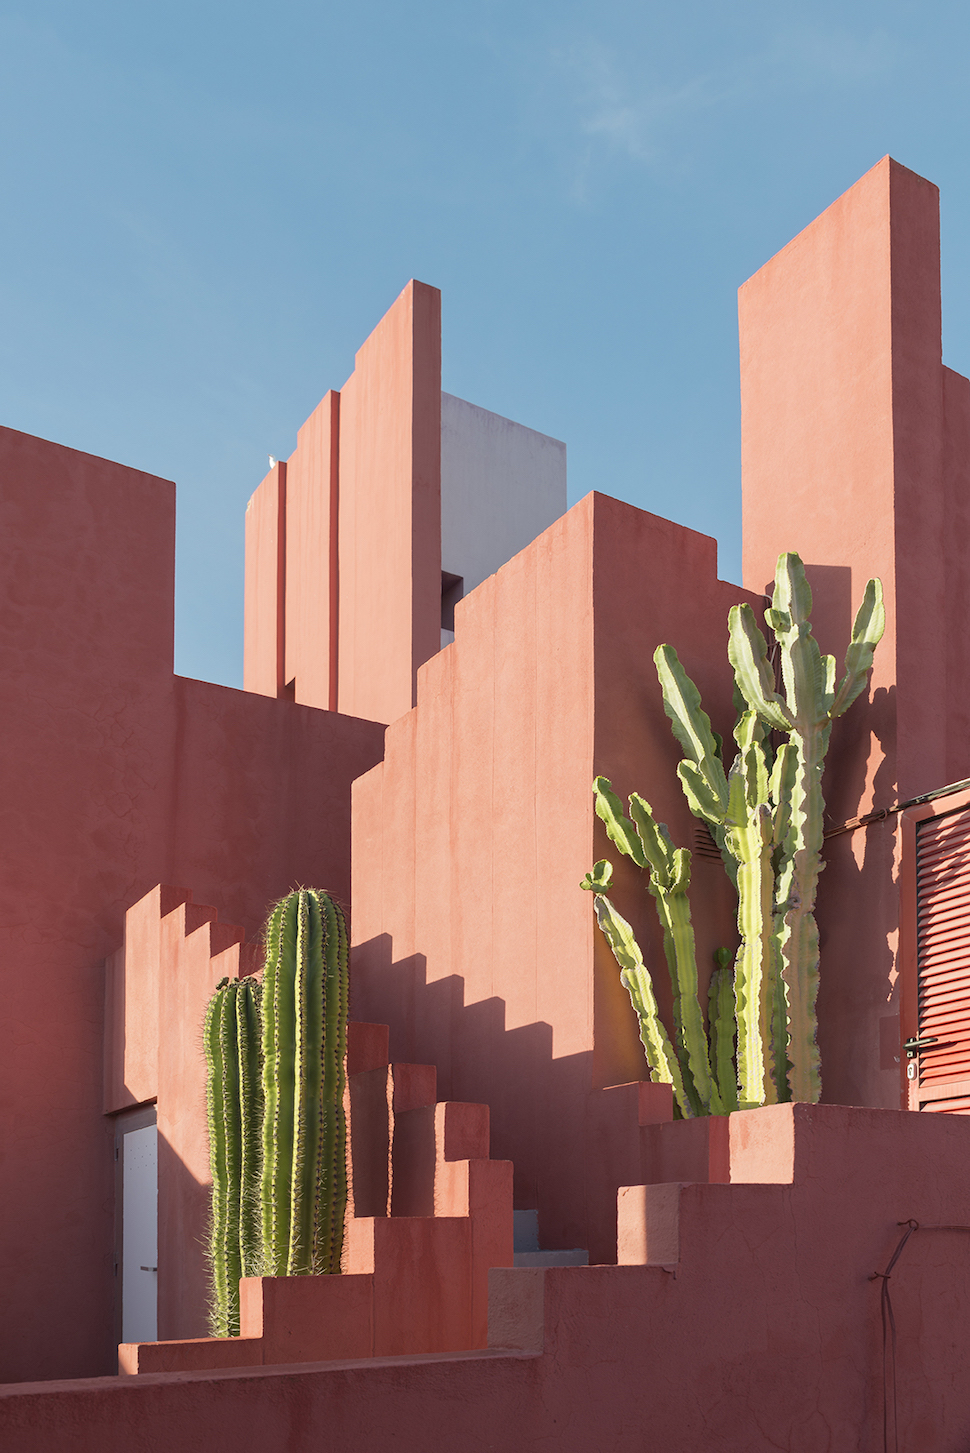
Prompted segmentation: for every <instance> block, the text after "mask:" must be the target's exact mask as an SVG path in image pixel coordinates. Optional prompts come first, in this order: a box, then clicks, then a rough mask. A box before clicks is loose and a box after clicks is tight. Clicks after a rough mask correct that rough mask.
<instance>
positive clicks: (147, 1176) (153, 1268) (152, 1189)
mask: <svg viewBox="0 0 970 1453" xmlns="http://www.w3.org/2000/svg"><path fill="white" fill-rule="evenodd" d="M121 1174H122V1222H121V1238H122V1239H121V1247H122V1253H121V1254H122V1262H121V1340H122V1341H123V1342H154V1341H155V1338H156V1334H157V1330H158V1291H157V1288H158V1271H157V1267H158V1131H157V1129H156V1127H155V1126H154V1125H145V1126H143V1127H142V1128H141V1129H140V1130H129V1131H127V1132H126V1133H125V1134H124V1135H123V1136H122V1139H121Z"/></svg>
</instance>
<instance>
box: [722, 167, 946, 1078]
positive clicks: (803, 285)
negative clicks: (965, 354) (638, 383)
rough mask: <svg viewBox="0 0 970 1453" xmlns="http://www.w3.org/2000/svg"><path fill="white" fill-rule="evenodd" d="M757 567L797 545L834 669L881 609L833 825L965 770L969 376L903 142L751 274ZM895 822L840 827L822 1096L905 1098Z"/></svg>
mask: <svg viewBox="0 0 970 1453" xmlns="http://www.w3.org/2000/svg"><path fill="white" fill-rule="evenodd" d="M739 301H740V323H741V405H742V466H743V498H744V572H745V582H746V584H747V585H748V586H749V587H751V588H752V589H755V590H759V589H761V588H763V586H764V584H765V582H766V581H767V580H769V579H770V578H771V576H772V575H773V571H774V562H775V559H776V557H777V555H778V553H779V552H780V551H781V550H784V549H795V550H798V551H799V553H800V554H801V555H802V558H803V559H804V560H805V562H806V565H807V567H808V573H809V578H810V580H811V581H812V584H813V588H814V590H815V612H814V618H815V620H816V622H817V625H816V635H817V636H818V639H819V641H820V644H821V646H822V649H823V650H828V651H831V652H833V653H835V654H836V656H837V658H838V660H839V662H840V663H841V659H842V655H843V653H844V650H845V646H846V643H847V641H848V637H849V632H850V629H851V621H852V615H853V613H854V611H855V609H856V608H857V606H858V604H859V601H860V599H861V596H862V592H863V589H864V587H865V582H866V579H867V578H868V577H869V576H870V575H878V576H879V577H880V578H881V579H882V582H883V586H884V588H885V592H886V606H887V618H888V625H887V630H886V635H885V637H884V639H883V641H882V644H881V645H880V646H879V649H878V651H877V653H876V663H875V669H874V671H873V675H872V682H871V689H870V693H869V698H868V702H867V701H865V700H863V701H860V702H858V703H857V704H856V706H855V707H853V709H852V711H851V714H850V715H849V716H847V717H846V718H845V719H844V720H843V721H841V722H839V723H837V724H836V726H835V729H834V732H833V738H832V748H831V754H830V761H831V763H832V765H831V767H830V768H829V770H828V772H827V775H826V783H825V787H826V795H827V804H828V825H829V827H830V828H834V827H838V826H839V825H840V824H841V823H844V822H845V821H847V820H848V819H850V818H852V817H855V816H856V815H859V814H863V813H866V812H867V811H869V810H871V809H872V808H882V807H889V806H892V805H893V804H894V803H895V802H896V801H898V800H901V799H906V798H909V797H911V796H913V795H915V794H918V793H921V792H926V791H929V790H932V789H933V788H937V787H941V786H944V785H945V784H946V783H948V782H952V781H956V780H958V779H960V778H963V777H966V776H967V775H968V774H970V730H968V728H970V643H968V639H967V636H966V633H965V632H964V631H962V630H960V629H959V628H954V626H955V622H957V621H958V620H959V619H960V613H961V609H962V608H963V607H965V606H966V605H967V603H968V592H970V568H968V565H967V561H968V554H967V547H968V544H970V503H968V500H970V495H968V492H967V488H966V486H967V471H968V469H970V383H968V382H967V380H966V379H964V378H961V377H960V376H959V375H958V374H954V373H953V372H951V371H950V370H949V369H945V368H944V367H943V365H942V362H941V331H940V330H941V321H940V249H939V199H938V193H937V189H936V187H934V186H933V185H932V184H931V183H930V182H927V181H925V180H924V179H923V178H922V177H919V176H917V175H916V174H915V173H913V172H911V171H907V169H906V168H905V167H902V166H900V165H899V164H898V163H897V162H894V161H892V160H891V159H890V158H889V157H886V158H884V160H883V161H881V162H880V163H879V164H878V165H877V166H876V167H874V168H873V169H872V171H870V172H868V173H867V175H866V176H864V177H863V178H862V180H861V181H859V182H857V183H856V185H855V186H854V187H852V188H851V189H850V190H849V191H848V192H846V193H845V195H844V196H842V197H840V198H839V200H838V201H837V202H835V203H834V204H833V205H832V206H831V207H829V208H828V210H827V211H826V212H824V213H823V214H822V215H821V216H820V217H819V218H817V219H816V220H815V221H814V222H813V223H812V224H811V225H810V226H809V227H807V228H806V229H805V231H804V232H802V233H800V234H799V236H798V237H796V238H795V239H794V241H792V242H790V243H789V244H788V246H787V247H786V248H784V249H783V250H782V251H781V252H780V253H778V255H777V256H776V257H774V258H772V260H771V261H770V262H768V263H767V264H766V265H765V266H764V267H763V268H762V269H761V270H760V271H759V272H758V273H756V274H755V276H754V277H753V278H751V279H750V280H749V281H748V282H747V283H745V285H744V286H743V287H742V288H741V290H740V294H739ZM894 829H895V819H894V818H892V817H890V818H889V819H888V820H886V821H883V822H881V823H878V824H875V825H873V826H871V827H869V828H868V829H867V830H860V831H857V832H855V833H851V834H845V835H839V836H835V837H833V838H831V839H830V840H829V843H828V845H827V849H826V857H827V860H828V864H829V867H828V871H827V872H826V873H825V875H824V877H823V878H822V880H821V885H820V891H819V923H820V928H821V932H822V942H823V950H822V951H823V962H824V965H825V971H824V973H823V978H822V987H821V991H820V1009H819V1012H820V1017H821V1021H822V1028H821V1034H820V1044H821V1049H822V1063H823V1080H824V1089H823V1093H824V1097H825V1099H827V1100H830V1101H835V1102H840V1103H843V1104H876V1105H887V1106H888V1105H896V1104H899V1103H900V1091H901V1081H900V1069H899V1033H898V1005H897V1002H896V995H895V979H896V967H895V952H896V946H897V930H898V922H897V919H898V895H897V892H896V888H895V884H894V874H895V871H896V869H897V866H898V851H897V843H896V838H895V833H894Z"/></svg>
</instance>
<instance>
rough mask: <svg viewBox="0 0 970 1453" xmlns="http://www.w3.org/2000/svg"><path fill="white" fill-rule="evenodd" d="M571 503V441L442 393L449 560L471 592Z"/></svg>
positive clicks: (444, 561)
mask: <svg viewBox="0 0 970 1453" xmlns="http://www.w3.org/2000/svg"><path fill="white" fill-rule="evenodd" d="M565 511H566V446H565V444H563V443H562V442H561V441H560V440H559V439H550V438H549V436H548V434H540V433H538V432H537V431H536V430H535V429H527V428H525V427H524V425H522V424H514V423H513V422H512V420H511V419H503V418H502V416H501V415H500V414H491V413H489V411H488V410H487V409H480V408H477V407H476V405H475V404H469V403H466V402H465V400H464V399H456V398H455V397H453V395H452V394H446V393H443V394H442V395H441V568H442V570H443V571H448V572H450V573H451V574H453V575H460V576H461V577H462V578H463V580H464V592H463V593H464V594H465V595H468V593H469V591H472V590H474V588H475V586H476V585H481V583H482V581H483V580H486V579H487V578H488V576H489V575H494V573H495V571H496V570H498V569H499V568H500V567H501V566H502V565H504V564H505V563H506V561H508V560H511V559H512V556H513V555H517V554H518V553H519V551H520V550H524V549H525V547H526V545H530V544H531V543H532V541H533V540H534V539H535V538H536V536H537V535H541V534H542V531H543V530H546V529H548V527H549V526H550V525H551V524H552V523H553V521H555V520H558V519H559V517H560V515H562V514H565ZM448 634H449V635H450V632H449V633H448Z"/></svg>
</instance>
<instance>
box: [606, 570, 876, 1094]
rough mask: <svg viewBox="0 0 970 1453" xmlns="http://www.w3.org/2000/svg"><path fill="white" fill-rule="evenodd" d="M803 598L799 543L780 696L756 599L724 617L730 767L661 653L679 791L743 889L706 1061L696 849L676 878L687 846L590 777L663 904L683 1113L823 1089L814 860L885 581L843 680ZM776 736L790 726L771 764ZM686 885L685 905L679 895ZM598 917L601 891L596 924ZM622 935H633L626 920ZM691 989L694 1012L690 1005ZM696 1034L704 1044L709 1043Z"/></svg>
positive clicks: (779, 626) (713, 1007) (780, 590)
mask: <svg viewBox="0 0 970 1453" xmlns="http://www.w3.org/2000/svg"><path fill="white" fill-rule="evenodd" d="M811 606H812V596H811V590H810V589H809V586H808V582H807V580H806V578H805V571H804V567H803V565H802V562H801V560H800V559H799V558H798V556H797V555H795V554H783V555H782V556H780V558H779V561H778V569H777V573H776V577H775V591H774V597H773V599H772V604H771V607H770V609H769V610H768V611H766V613H765V618H766V620H767V622H768V625H769V626H770V627H771V630H772V632H773V634H774V637H775V640H776V642H777V645H778V648H779V654H780V657H781V667H782V681H783V685H784V695H781V694H779V693H778V692H777V691H776V690H775V678H774V671H773V669H772V666H771V663H770V661H769V658H768V647H767V643H766V642H765V639H764V636H763V635H762V634H761V632H760V630H759V629H758V627H757V625H756V623H755V619H754V613H753V611H752V610H751V607H750V606H747V605H742V606H737V607H735V608H734V609H733V610H732V611H731V613H730V616H729V628H730V639H729V646H728V657H729V660H730V662H731V665H732V667H733V669H734V675H735V684H736V695H737V694H739V695H740V698H741V701H742V710H741V712H740V715H739V719H738V722H737V725H736V727H735V732H734V736H735V742H736V744H737V753H736V755H735V758H734V762H733V765H732V767H731V769H730V772H728V773H725V770H724V763H723V760H722V744H721V741H720V739H719V738H718V737H717V736H716V735H715V733H714V732H713V731H712V730H711V723H710V720H709V718H708V717H707V715H706V714H705V712H704V710H703V708H702V705H701V697H700V693H699V692H698V690H697V687H696V686H695V685H694V683H693V682H692V681H691V679H690V677H689V676H688V675H687V674H686V672H685V671H684V669H683V667H682V666H681V664H680V661H679V660H678V658H677V653H676V651H675V650H674V649H673V647H672V646H668V645H663V646H660V647H659V648H658V650H657V652H656V654H655V656H654V661H655V663H656V667H657V674H658V676H659V679H660V685H661V688H662V691H663V698H664V709H665V711H666V713H667V715H668V717H669V718H670V722H671V727H672V729H673V733H674V736H675V737H676V739H677V741H678V742H679V743H680V744H681V746H682V748H683V749H684V752H685V757H684V759H683V760H682V761H681V763H680V765H679V767H678V769H677V771H678V776H679V777H680V781H681V786H682V787H683V790H684V794H685V796H686V798H687V802H688V805H689V807H690V809H691V812H693V814H694V815H695V816H696V817H699V818H701V819H702V820H703V821H704V822H706V823H707V824H708V826H709V828H710V830H711V834H712V836H713V837H714V840H715V842H716V843H717V845H718V847H719V849H720V851H721V856H722V859H723V861H724V865H725V869H726V871H727V873H728V875H729V877H730V878H731V880H732V882H733V883H734V884H735V886H736V888H737V892H738V932H739V937H740V946H739V948H738V951H737V955H736V958H735V963H734V971H733V976H730V970H729V969H728V967H727V959H728V958H729V957H730V955H729V954H728V953H727V951H725V950H721V951H720V954H719V955H718V959H719V969H718V971H717V973H716V975H715V977H714V979H713V980H712V985H711V993H710V998H709V1015H708V1018H709V1025H710V1043H711V1049H710V1055H709V1056H706V1055H705V1060H704V1061H702V1059H701V1056H700V1053H699V1049H698V1030H697V1016H696V1015H695V1014H694V1008H693V1006H694V1005H697V1003H698V1001H697V993H696V965H694V958H693V934H692V932H691V933H690V940H689V944H688V941H687V929H688V928H689V923H690V908H689V904H687V902H686V881H687V879H689V854H687V855H686V877H685V867H684V860H683V859H682V858H679V857H678V853H682V852H683V850H677V849H674V848H673V845H672V843H670V839H669V835H668V834H667V830H666V828H663V827H658V826H657V824H656V823H654V822H653V818H652V815H651V814H650V811H649V808H648V807H647V805H646V804H645V803H643V801H642V799H641V798H637V797H636V794H634V795H633V796H632V797H631V798H630V811H631V816H632V817H633V818H634V822H635V823H636V829H635V828H634V824H633V823H630V822H628V821H627V819H626V818H624V816H623V812H622V809H621V808H620V805H619V801H618V799H617V798H616V797H615V795H614V794H613V793H612V791H611V790H610V789H609V783H608V782H606V781H605V779H604V778H597V779H596V782H595V783H594V791H595V793H596V807H597V812H598V813H599V815H600V817H602V818H603V820H604V822H606V826H607V832H608V835H609V836H610V838H611V839H612V840H613V842H614V843H616V845H617V846H618V847H619V848H620V850H621V851H622V852H625V853H627V855H628V856H630V857H632V858H633V860H634V861H635V862H638V864H639V866H641V867H644V866H647V865H648V864H649V866H650V868H651V878H650V884H649V887H650V892H651V893H652V894H653V896H654V897H655V899H656V900H657V904H658V913H659V915H660V919H661V924H662V926H663V930H664V948H665V951H666V956H667V959H668V962H669V963H670V966H671V978H672V983H673V985H674V1006H675V1013H674V1027H675V1045H676V1053H677V1055H678V1057H679V1059H680V1063H681V1067H682V1070H684V1071H685V1074H684V1081H685V1101H686V1102H687V1103H689V1104H690V1105H691V1107H692V1109H691V1111H690V1112H688V1111H687V1110H683V1111H682V1112H683V1113H685V1114H686V1113H702V1114H703V1113H710V1114H717V1113H721V1111H720V1110H719V1109H718V1108H717V1107H718V1105H720V1106H721V1107H722V1109H724V1110H727V1109H731V1108H735V1107H736V1106H737V1105H740V1107H741V1108H744V1107H746V1106H751V1105H761V1104H766V1103H771V1102H772V1101H775V1100H788V1099H791V1098H794V1099H802V1100H810V1101H815V1100H817V1099H818V1098H819V1095H820V1093H821V1082H820V1076H819V1059H818V1049H817V1045H816V1042H815V1032H816V1021H815V1000H816V995H817V992H818V962H819V950H818V930H817V927H816V924H815V917H814V913H813V909H814V905H815V893H816V888H817V884H818V875H819V872H820V871H821V868H822V866H823V864H822V860H821V849H822V838H823V829H822V812H823V807H824V803H823V800H822V788H821V779H822V768H823V765H824V762H825V753H826V751H827V749H828V743H829V737H830V735H831V728H832V721H833V720H834V718H835V717H837V716H841V714H842V713H843V712H844V711H845V710H846V709H847V708H848V707H849V706H851V704H852V702H853V701H854V700H855V699H856V697H857V696H858V695H859V694H860V693H861V692H862V691H863V690H864V689H865V685H866V679H867V676H868V672H869V669H870V667H871V666H872V660H873V653H874V651H875V648H876V645H877V644H878V642H879V639H880V637H881V636H882V633H883V630H884V627H885V611H884V609H883V603H882V588H881V586H880V584H879V581H878V580H870V581H869V583H868V585H867V586H866V591H865V596H864V598H863V602H862V605H861V607H860V609H859V612H858V615H857V616H856V620H855V625H854V627H853V631H852V640H851V642H850V644H849V648H848V650H847V652H846V657H845V675H844V677H843V680H842V682H841V684H840V686H839V688H838V690H836V689H835V661H834V658H833V657H831V656H824V657H823V656H822V655H821V653H820V652H819V649H818V646H817V644H816V642H815V640H814V638H813V636H812V628H811V625H810V623H809V615H810V612H811ZM745 707H746V709H744V708H745ZM772 731H774V732H779V733H783V734H784V735H785V736H786V737H787V741H785V742H783V743H782V745H781V746H780V747H779V748H778V750H777V752H776V753H775V755H774V760H773V762H772V760H771V748H770V742H769V734H770V733H771V732H772ZM604 784H605V786H604ZM644 811H645V814H646V818H645V821H646V820H647V819H648V821H646V827H647V833H646V836H642V835H641V838H640V839H638V840H636V841H635V840H634V839H635V838H636V833H637V831H638V830H639V828H640V825H641V824H640V816H638V813H639V814H641V815H643V813H644ZM631 834H633V837H631ZM654 838H656V839H657V842H658V843H661V844H664V845H665V846H664V848H663V851H662V852H661V850H660V849H659V848H654V849H652V856H651V853H647V852H646V846H645V845H646V843H647V841H648V840H649V841H651V842H652V841H653V839H654ZM638 851H639V856H638ZM658 854H659V856H658ZM661 859H662V861H661ZM655 862H656V863H657V865H658V866H657V867H655ZM606 866H607V865H605V864H597V867H596V868H595V869H594V870H593V874H592V875H590V876H589V877H588V878H587V879H586V881H585V882H584V883H583V887H585V888H590V889H592V891H593V892H595V893H597V894H599V895H602V894H604V893H605V892H606V888H607V887H608V885H609V877H608V875H607V874H605V873H604V871H603V869H604V868H605V867H606ZM665 875H666V876H665ZM604 884H605V886H604ZM681 886H683V894H684V901H683V902H682V903H679V904H676V905H675V904H674V899H675V897H676V895H677V891H678V890H679V889H680V888H681ZM604 915H605V910H604V909H601V907H600V901H599V898H598V899H597V917H598V919H599V921H600V922H601V924H602V922H603V918H604ZM626 927H627V929H628V930H629V925H626ZM629 933H630V937H631V938H632V930H630V931H629ZM608 936H609V935H608ZM610 941H611V943H612V942H613V940H612V938H611V940H610ZM671 945H672V948H671ZM688 950H689V952H688ZM615 951H616V950H615V948H614V952H615ZM637 952H638V953H639V950H637ZM641 963H642V959H641ZM692 965H693V966H694V967H693V979H691V976H690V972H689V970H690V966H692ZM643 972H644V973H646V970H645V969H644V970H643ZM729 976H730V977H729ZM731 978H733V1000H734V1018H735V1022H736V1027H737V1042H736V1056H737V1077H736V1078H737V1083H736V1084H731V1083H730V1081H731V1080H732V1078H733V1070H732V1065H733V1050H734V1034H733V1032H729V1030H728V1025H727V1022H726V1018H725V1015H726V1012H727V1007H728V1005H729V1002H730V994H731ZM691 986H692V987H693V992H691ZM688 995H689V1002H690V1006H691V1007H690V1009H689V1012H687V1013H686V1014H685V1009H684V1006H685V1004H686V1003H687V1002H688ZM638 1012H639V1011H638ZM699 1012H700V1011H699V1006H698V1009H697V1013H698V1014H699ZM702 1027H703V1026H701V1028H702ZM729 1043H730V1045H731V1049H732V1056H730V1057H729V1054H728V1045H729ZM704 1044H705V1051H706V1040H705V1042H704ZM648 1059H649V1056H648ZM705 1063H706V1067H707V1068H706V1073H705V1068H704V1066H705ZM650 1064H651V1069H652V1071H653V1072H654V1075H655V1077H662V1076H661V1075H660V1072H659V1070H658V1068H657V1066H655V1065H654V1063H653V1061H652V1060H651V1061H650ZM688 1072H689V1073H688ZM706 1074H709V1075H711V1077H712V1078H711V1088H712V1093H711V1094H710V1095H707V1094H705V1093H704V1092H703V1087H704V1085H705V1084H706V1082H707V1081H706ZM692 1088H693V1089H694V1090H695V1094H694V1095H692V1094H691V1089H692ZM698 1100H699V1105H698ZM678 1103H679V1100H678ZM695 1107H696V1108H695Z"/></svg>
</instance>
